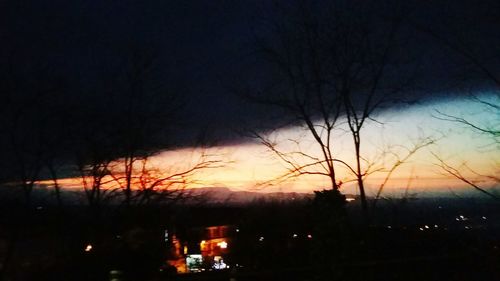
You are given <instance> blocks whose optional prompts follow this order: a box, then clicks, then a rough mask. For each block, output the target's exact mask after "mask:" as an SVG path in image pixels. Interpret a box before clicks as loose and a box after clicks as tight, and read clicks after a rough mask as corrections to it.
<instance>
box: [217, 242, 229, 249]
mask: <svg viewBox="0 0 500 281" xmlns="http://www.w3.org/2000/svg"><path fill="white" fill-rule="evenodd" d="M217 246H219V247H220V248H221V249H227V242H226V241H222V242H219V243H217Z"/></svg>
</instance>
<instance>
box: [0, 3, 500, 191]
mask: <svg viewBox="0 0 500 281" xmlns="http://www.w3.org/2000/svg"><path fill="white" fill-rule="evenodd" d="M31 2H32V3H31ZM31 2H30V1H21V2H16V1H10V2H6V3H5V5H4V4H2V5H3V6H2V9H1V14H0V23H1V26H2V27H1V28H2V29H1V31H2V32H1V33H0V35H1V37H0V38H1V39H2V41H3V42H8V43H6V44H4V45H3V46H2V50H1V51H2V52H1V56H0V63H1V65H2V68H1V69H0V70H1V74H2V75H1V76H0V77H1V78H2V79H4V80H5V81H3V82H5V83H2V84H1V85H2V87H3V88H2V91H4V92H5V93H7V94H8V97H9V98H7V99H5V103H4V105H5V106H4V108H3V111H2V119H1V120H0V126H2V127H1V128H2V130H1V133H2V138H1V139H0V148H1V149H2V153H3V155H4V159H8V160H5V161H3V163H2V164H1V166H2V167H1V168H2V169H1V173H0V178H1V179H2V180H4V181H11V180H12V179H17V178H18V177H19V174H20V171H21V170H22V169H25V168H26V167H31V166H30V165H27V163H28V162H29V161H34V162H36V161H38V159H37V158H36V157H37V156H36V155H43V157H46V158H50V157H53V159H52V160H50V161H48V160H47V159H43V161H46V162H43V163H45V164H44V165H48V164H46V163H52V162H51V161H55V163H56V164H58V165H60V171H58V172H59V173H58V175H59V177H60V178H61V179H60V181H61V183H63V184H66V186H69V185H73V186H74V185H78V184H79V182H78V180H77V178H75V177H76V176H77V175H78V173H77V172H75V171H74V170H71V167H74V164H75V161H76V162H77V161H82V162H85V161H90V160H89V159H92V157H97V158H99V157H104V158H112V159H115V160H116V161H119V160H120V159H121V158H120V157H123V155H125V154H126V153H127V151H126V148H127V145H130V142H129V141H130V139H133V140H136V138H137V139H139V140H138V141H137V142H138V143H140V144H139V149H138V150H140V151H147V152H153V154H154V156H152V157H150V159H149V161H150V164H149V165H150V166H151V167H152V168H155V169H158V171H161V173H164V174H166V175H168V174H169V173H172V172H174V173H175V171H182V170H183V169H186V168H189V167H190V165H193V163H196V161H197V160H199V157H200V155H201V154H202V153H203V154H205V155H210V157H212V158H211V159H216V160H217V161H220V164H221V165H220V166H221V167H218V168H212V169H208V170H203V171H198V172H197V173H196V174H195V175H193V176H192V179H193V180H195V182H196V183H192V184H191V186H192V187H206V186H224V187H228V188H231V189H233V190H259V191H263V192H268V191H269V192H270V191H300V192H310V191H312V190H317V189H321V188H324V187H327V186H328V185H327V184H326V183H327V182H326V181H325V179H322V178H318V177H312V176H308V177H301V178H298V179H295V180H294V181H286V182H280V183H276V184H274V185H272V186H270V185H269V181H270V180H272V179H275V178H276V177H279V176H280V175H283V173H284V172H285V171H286V170H285V169H286V167H285V166H284V163H282V162H280V161H279V160H278V159H277V158H276V157H275V155H273V153H272V152H270V151H269V150H267V149H266V148H265V147H264V146H263V145H261V144H259V143H258V141H256V140H255V139H249V138H248V137H246V136H245V132H248V131H249V130H256V131H258V132H260V133H264V132H272V133H269V135H268V137H269V138H270V139H272V140H275V141H276V142H277V143H278V144H279V147H280V148H281V149H282V150H283V151H293V150H296V148H297V147H294V146H296V145H297V144H294V142H293V141H298V142H297V143H298V144H299V146H300V149H301V151H304V152H308V153H309V154H312V155H315V154H317V153H318V152H319V151H318V150H317V147H316V146H315V145H314V142H313V140H312V138H311V136H310V135H309V133H308V132H307V131H304V130H303V129H301V128H300V127H298V126H297V123H296V122H295V123H293V122H290V120H288V119H287V118H286V117H285V116H284V115H280V114H281V113H280V112H279V110H276V111H275V108H272V107H269V106H268V107H265V106H260V105H257V104H255V103H252V102H249V101H248V100H246V99H245V97H244V96H245V94H246V93H259V92H265V90H267V88H266V87H268V86H269V85H274V84H279V83H283V84H286V82H284V81H282V80H280V79H281V78H282V77H279V76H276V69H274V68H273V67H272V66H269V65H268V62H266V61H265V59H263V58H262V56H259V52H258V48H257V47H258V43H259V42H260V41H259V40H264V41H265V40H268V41H269V44H270V45H271V46H274V45H273V44H275V43H276V42H277V41H279V40H278V38H279V33H273V32H274V30H273V29H272V23H279V22H281V23H285V25H286V24H288V23H290V22H291V23H294V22H295V21H294V20H293V17H292V18H290V17H289V16H290V15H293V13H288V14H287V12H289V11H293V5H289V4H287V3H285V2H286V1H285V2H283V3H281V4H282V5H271V4H270V2H269V3H268V2H267V1H262V2H258V1H236V2H235V1H203V0H200V1H186V2H184V1H182V3H181V2H179V3H177V2H175V1H147V2H140V1H105V2H102V1H71V2H67V1H56V2H57V3H58V4H57V5H52V4H47V3H44V2H42V1H31ZM396 2H397V3H398V5H392V4H388V3H390V1H388V2H387V3H386V4H385V5H386V6H380V7H379V6H376V5H374V6H370V5H366V6H363V5H359V6H360V7H361V8H360V9H359V11H358V10H357V8H356V7H354V8H353V10H352V11H351V10H349V11H347V12H346V15H349V16H348V17H346V18H347V19H348V20H350V19H358V18H365V17H366V18H371V19H373V23H374V24H376V25H378V24H380V26H386V25H385V24H386V21H385V20H386V18H384V17H385V16H386V14H385V13H388V15H389V14H390V13H391V12H392V9H394V11H397V10H398V9H399V11H407V12H408V13H407V14H406V18H405V20H406V22H405V24H404V25H401V26H400V27H399V29H398V32H399V33H398V36H399V39H401V41H402V42H404V45H402V46H403V47H401V48H399V49H397V51H395V52H394V53H395V54H396V55H402V57H403V61H404V63H402V64H401V65H403V67H402V72H412V71H415V72H416V74H418V75H415V76H416V80H417V82H416V83H415V84H414V85H413V89H412V90H411V91H408V92H402V93H401V95H400V96H398V98H402V99H405V100H414V101H412V102H410V103H408V104H407V103H405V104H395V105H391V106H389V107H386V108H382V109H380V110H378V111H377V112H376V113H375V115H374V116H372V117H374V118H375V119H376V121H368V122H367V123H366V124H365V126H364V127H363V129H362V131H361V138H362V142H361V146H362V156H363V157H365V158H366V159H368V160H369V161H372V162H373V160H374V159H377V161H375V162H376V163H377V164H378V166H377V167H378V168H380V169H383V168H388V167H390V166H391V165H392V163H394V160H395V158H391V157H386V158H380V157H379V156H380V153H381V151H387V149H388V148H391V149H390V150H389V151H390V152H392V153H395V155H399V156H401V155H402V153H403V151H404V149H405V148H410V147H411V146H412V144H414V143H415V142H417V141H418V139H422V138H432V139H435V140H436V142H435V143H434V144H432V145H429V146H426V147H425V148H423V149H421V150H420V151H418V153H416V154H415V155H413V157H412V158H411V159H410V160H409V161H408V162H407V163H405V164H404V165H402V166H401V167H399V168H398V169H397V170H396V171H395V172H394V174H393V175H392V177H391V180H390V181H389V183H388V187H391V188H392V190H398V189H397V188H401V187H405V186H406V185H407V184H408V182H410V181H409V179H410V178H411V179H412V180H411V187H413V188H414V189H415V190H420V189H422V190H423V189H425V190H427V189H429V190H430V189H432V190H436V189H445V190H448V188H449V187H451V188H457V187H459V186H463V185H464V184H463V183H462V182H460V181H458V180H456V179H453V178H452V177H450V175H444V174H443V170H442V169H441V168H440V167H438V166H437V164H439V161H438V159H437V158H436V156H438V157H439V158H440V159H442V160H444V161H445V163H447V164H448V165H450V166H451V167H454V168H457V169H459V170H460V171H461V172H462V173H464V175H467V176H468V178H472V179H474V180H478V183H480V184H481V186H484V187H491V186H493V185H494V183H493V182H492V177H490V179H489V180H487V178H488V177H487V176H488V175H491V176H495V175H497V174H499V170H500V169H499V165H500V164H499V162H498V159H500V152H499V148H498V141H497V139H495V138H497V136H495V137H491V136H489V137H488V136H487V135H484V134H481V133H479V132H478V131H477V130H474V129H472V128H470V127H467V126H464V125H463V124H460V123H457V122H452V121H446V120H441V119H443V117H445V116H446V115H449V116H454V117H458V118H465V119H466V120H468V121H470V122H472V123H474V124H477V125H479V126H482V127H489V128H492V129H493V130H496V131H497V132H498V124H499V123H498V120H499V119H500V116H499V115H498V110H496V111H495V110H493V109H491V108H488V107H487V106H485V105H484V104H481V103H480V102H477V101H474V100H473V98H470V97H471V96H475V97H480V98H481V99H482V100H486V101H488V102H490V103H491V104H493V105H496V106H498V104H499V95H498V85H497V84H495V83H494V80H495V77H498V73H499V69H498V67H499V65H500V60H499V57H498V53H499V50H498V46H500V43H499V42H498V40H499V37H498V34H497V29H495V28H494V26H497V25H495V24H498V19H497V17H495V16H494V13H493V12H492V11H493V10H494V8H492V7H497V6H498V3H497V2H496V1H484V2H481V4H479V3H476V2H475V1H465V0H464V1H457V2H455V4H454V5H451V6H450V5H448V3H446V1H436V2H434V1H433V3H432V4H431V3H430V2H429V3H427V2H422V1H405V2H404V3H403V2H401V1H396ZM27 3H29V5H28V4H27ZM346 3H350V1H348V2H346ZM342 5H346V6H345V7H347V6H348V5H347V4H345V3H344V4H342ZM380 5H382V4H380ZM495 5H496V6H495ZM354 6H355V5H354ZM325 7H329V3H328V1H325V2H322V1H318V2H317V3H316V4H313V5H311V7H310V9H311V10H310V12H311V13H314V15H315V16H317V17H318V18H320V17H321V16H323V19H324V20H325V19H326V20H327V19H330V18H331V17H329V16H328V14H326V12H325V11H326V10H327V9H325ZM339 7H340V8H339V10H342V9H343V8H345V7H344V6H339ZM360 11H361V13H364V16H363V17H359V15H356V14H349V13H351V12H352V13H358V12H360ZM323 12H325V14H323ZM379 13H380V15H379ZM19 14H23V17H19V16H17V15H19ZM368 15H370V17H367V16H368ZM313 18H315V17H313ZM492 26H493V27H492ZM292 30H293V29H292ZM429 30H430V31H431V32H429ZM373 34H374V35H373V37H374V38H373V39H374V40H375V41H381V42H384V39H382V36H381V35H383V34H384V32H383V29H382V32H380V33H379V30H373ZM292 38H295V37H292ZM298 41H300V40H298ZM381 42H378V43H381ZM294 43H300V42H294ZM285 45H286V44H285ZM347 49H348V48H347ZM471 58H472V59H471ZM325 61H326V60H325ZM394 69H398V68H397V67H395V68H394ZM485 69H486V70H489V73H488V71H486V72H485V71H484V70H485ZM399 74H400V72H398V71H393V72H392V73H391V72H389V74H388V75H387V76H388V77H389V78H387V81H386V82H389V83H390V82H393V80H398V78H401V77H399V76H398V75H399ZM489 74H491V75H489ZM134 75H135V76H134ZM490 76H491V77H493V78H491V77H490ZM492 82H493V83H492ZM282 89H284V88H279V89H278V90H282ZM442 114H445V115H442ZM269 115H274V116H269ZM276 115H277V116H276ZM19 116H22V118H19ZM444 119H446V117H445V118H444ZM286 122H289V123H288V126H287V127H285V128H283V127H282V125H283V123H286ZM345 130H346V127H345V126H344V127H342V126H339V127H338V129H336V130H335V132H334V134H335V138H334V139H335V144H334V155H335V156H336V157H337V158H338V159H341V160H343V161H345V162H347V163H350V164H351V165H352V164H353V163H354V162H353V161H354V158H353V146H352V140H351V137H350V135H349V134H348V133H345ZM133 134H136V135H133ZM202 137H205V139H207V140H208V142H209V143H210V144H209V145H208V146H207V145H206V144H203V146H202V147H205V148H200V146H199V145H198V143H197V140H198V139H199V138H202ZM291 140H293V141H291ZM193 147H194V148H193ZM403 154H404V153H403ZM386 155H388V154H386ZM435 155H436V156H435ZM47 161H48V162H47ZM68 163H70V164H68ZM222 164H223V165H222ZM71 165H73V166H71ZM42 170H43V172H45V174H43V173H42V174H43V175H42V176H41V177H42V178H44V180H42V182H45V179H47V178H49V177H48V175H47V172H46V167H44V168H42ZM337 171H338V173H339V177H338V180H342V182H347V183H345V184H344V186H343V189H344V190H345V192H349V193H356V192H357V191H356V190H355V188H354V187H355V184H352V183H349V182H348V181H349V180H352V175H350V174H349V173H348V172H347V171H346V170H345V169H343V168H342V166H339V167H337ZM23 172H26V171H23ZM21 174H22V173H21ZM384 177H385V173H384V172H383V170H381V171H380V172H377V173H374V174H372V175H370V176H369V177H368V178H367V179H366V182H367V184H368V185H369V186H370V187H371V188H370V190H369V191H368V193H369V194H373V193H374V188H376V187H378V186H379V185H380V183H381V179H383V178H384ZM387 192H390V190H389V189H388V190H387Z"/></svg>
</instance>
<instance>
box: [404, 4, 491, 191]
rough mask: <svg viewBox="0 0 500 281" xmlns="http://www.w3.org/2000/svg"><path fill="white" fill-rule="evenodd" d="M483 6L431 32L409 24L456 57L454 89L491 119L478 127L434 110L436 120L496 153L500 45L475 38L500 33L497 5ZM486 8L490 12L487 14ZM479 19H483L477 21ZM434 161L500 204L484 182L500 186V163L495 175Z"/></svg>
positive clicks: (488, 38)
mask: <svg viewBox="0 0 500 281" xmlns="http://www.w3.org/2000/svg"><path fill="white" fill-rule="evenodd" d="M483 4H486V5H483V6H476V5H474V7H471V10H470V11H468V10H462V11H459V12H457V11H454V12H451V13H450V14H449V15H448V17H442V18H440V21H439V22H438V24H435V26H434V27H433V28H431V27H430V26H428V24H426V23H425V22H420V21H418V20H413V21H408V23H409V24H410V25H411V26H412V27H413V28H414V29H415V30H416V31H418V32H421V33H422V34H424V35H425V36H428V37H429V38H430V39H431V40H432V42H433V43H436V44H437V46H438V47H440V48H441V49H442V50H443V51H445V52H447V55H448V57H450V58H456V60H457V61H458V62H457V69H458V73H455V77H453V78H454V81H453V84H454V85H457V84H458V85H459V87H460V89H459V91H465V92H466V93H467V94H468V95H467V98H468V100H469V102H470V104H472V105H474V106H476V107H478V108H479V110H480V111H481V113H482V114H485V115H486V116H490V117H489V118H486V119H485V120H481V122H478V121H474V120H473V119H472V118H471V116H467V115H462V116H460V115H456V114H450V113H448V112H444V111H440V110H436V114H435V115H434V117H435V118H436V119H439V120H442V121H447V122H452V123H455V124H457V125H459V126H462V127H463V128H465V129H466V130H468V131H469V132H471V133H473V134H475V135H477V136H482V137H484V138H485V139H487V140H489V141H490V143H489V145H488V146H489V148H486V149H491V150H492V151H497V150H498V148H499V143H500V142H499V141H500V140H499V137H500V123H499V122H498V121H499V119H498V116H499V114H500V105H499V98H500V77H499V76H498V62H500V56H498V54H499V52H500V48H498V46H499V43H500V42H499V41H498V36H496V34H489V33H486V34H483V36H482V37H481V38H477V37H476V36H475V35H476V33H482V32H483V33H484V30H485V29H487V30H496V29H498V28H500V20H499V16H498V8H499V7H500V6H499V4H498V3H497V2H495V1H486V2H485V3H483ZM481 7H482V8H481ZM484 7H488V8H487V9H484ZM442 8H443V7H442ZM477 18H481V20H480V21H477V20H476V19H477ZM455 72H457V71H455ZM453 90H456V89H453ZM478 92H483V93H484V92H487V93H488V94H489V95H479V94H477V93H478ZM482 149H485V148H482ZM434 156H435V158H436V160H437V162H436V163H435V165H436V166H438V167H440V168H441V170H442V171H443V172H444V174H446V175H448V176H452V177H454V178H456V179H458V180H460V181H462V182H463V183H465V184H466V185H468V186H470V187H472V188H474V189H475V190H478V191H479V192H481V193H483V194H486V195H487V196H490V197H492V198H496V199H498V196H497V195H495V194H493V193H491V192H489V191H487V190H486V188H485V186H483V184H484V183H485V182H490V183H494V184H498V183H500V179H499V177H498V176H497V174H498V170H499V167H498V165H499V163H498V161H494V163H493V167H492V171H493V172H489V173H488V172H486V174H485V173H484V172H480V169H478V168H476V167H471V166H470V165H469V164H468V163H467V162H465V161H464V162H463V163H461V164H458V165H457V164H452V163H451V162H450V161H449V160H447V159H446V158H445V157H443V156H442V155H439V154H437V153H434Z"/></svg>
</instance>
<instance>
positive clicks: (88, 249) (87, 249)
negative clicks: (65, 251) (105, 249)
mask: <svg viewBox="0 0 500 281" xmlns="http://www.w3.org/2000/svg"><path fill="white" fill-rule="evenodd" d="M84 251H85V252H90V251H92V245H90V244H88V245H87V246H86V247H85V249H84Z"/></svg>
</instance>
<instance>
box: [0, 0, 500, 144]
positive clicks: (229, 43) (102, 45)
mask: <svg viewBox="0 0 500 281" xmlns="http://www.w3.org/2000/svg"><path fill="white" fill-rule="evenodd" d="M386 2H387V1H385V3H386ZM419 2H421V1H415V3H412V2H411V1H410V2H406V3H404V4H401V3H400V2H399V1H396V2H395V3H398V5H401V6H405V5H407V7H405V9H406V11H408V13H407V17H408V19H410V20H411V21H413V22H417V23H418V24H421V25H424V26H426V27H427V28H429V29H430V30H433V31H436V32H438V33H439V34H443V36H444V37H448V36H449V37H450V38H452V40H454V41H453V42H463V43H464V46H466V47H467V48H469V47H470V48H471V52H473V53H474V54H479V55H480V57H478V58H479V60H480V61H481V63H484V64H485V65H487V66H488V67H490V68H491V69H493V71H494V72H495V73H496V74H498V65H499V64H498V63H499V58H498V52H496V51H497V50H498V47H497V46H498V44H495V43H498V40H499V36H497V33H498V29H496V28H495V26H496V27H498V26H499V24H498V17H495V15H499V14H500V13H499V9H500V8H499V6H500V5H499V4H498V3H496V2H495V1H479V2H480V3H478V1H429V2H425V3H419ZM283 3H284V2H281V4H283ZM318 3H319V4H317V7H319V10H321V5H323V4H324V3H321V1H320V2H318ZM374 3H375V4H374V5H378V3H380V12H381V14H383V12H384V9H387V8H388V7H389V6H390V5H391V4H389V5H387V4H384V5H383V4H382V3H384V2H382V1H374ZM0 10H1V12H0V26H1V29H0V31H1V33H0V41H1V42H2V46H1V57H0V59H1V62H2V65H3V66H4V69H3V71H7V72H8V71H9V70H6V69H7V68H8V67H6V66H7V65H11V66H13V68H15V69H16V71H15V72H16V73H18V74H17V76H19V77H22V76H23V75H28V76H30V75H33V73H34V72H44V73H50V74H44V75H48V76H52V77H57V79H56V80H58V81H64V83H63V84H64V85H65V86H64V88H65V91H66V92H68V93H69V94H66V95H68V96H72V95H83V96H87V95H88V96H92V95H100V94H102V93H101V90H100V89H101V88H100V87H102V84H103V83H104V84H106V83H107V82H102V80H108V81H111V80H113V79H114V78H116V77H117V76H119V75H120V74H117V73H121V71H120V70H121V69H122V68H123V67H124V64H126V63H124V61H127V58H128V57H129V56H130V54H131V53H134V52H139V53H145V54H148V55H149V56H151V57H154V67H153V69H154V71H153V72H154V74H153V78H152V80H154V81H155V83H158V84H162V85H166V87H167V88H169V89H173V91H177V92H182V93H181V96H182V98H183V102H184V104H185V109H186V110H184V115H183V117H182V120H183V121H182V122H181V123H183V125H184V126H186V127H207V128H209V130H210V131H211V132H214V131H215V132H217V131H220V133H216V134H220V135H222V136H225V138H227V136H228V135H233V133H230V132H231V131H232V129H234V128H235V127H236V128H240V127H241V124H242V123H240V122H242V121H244V122H246V123H250V124H252V123H255V124H253V125H258V124H259V123H261V122H262V120H261V116H262V110H267V109H259V108H257V107H256V106H255V105H252V104H250V103H247V102H246V101H242V100H241V99H240V97H239V96H238V92H239V91H241V90H242V89H247V90H248V87H250V88H252V87H255V88H254V89H250V91H252V90H258V89H259V87H260V84H261V82H262V81H263V80H265V79H266V78H265V76H266V75H265V74H266V71H267V69H266V68H265V67H264V66H263V65H262V63H261V61H260V60H259V59H260V58H259V57H258V55H257V54H256V52H255V50H256V44H255V38H256V37H259V36H266V35H267V34H266V33H267V30H266V27H265V26H266V25H265V24H263V22H266V20H267V21H269V20H277V21H279V15H278V14H277V13H276V12H275V11H276V10H275V9H274V6H273V4H270V1H132V0H127V1H88V0H87V1H86V0H74V1H62V0H59V1H36V0H21V1H18V0H16V1H2V3H1V4H0ZM375 10H376V9H375ZM405 32H406V33H407V34H406V37H407V39H408V45H407V46H408V48H411V49H412V50H411V52H413V53H415V54H418V55H417V56H416V57H417V61H418V62H417V63H418V64H419V65H420V69H421V72H422V77H423V79H422V81H423V82H421V85H424V86H429V89H431V88H432V89H434V90H425V91H421V93H422V92H424V94H423V95H422V96H419V98H423V99H424V100H425V99H427V98H428V97H435V96H436V95H442V94H443V93H445V94H446V91H447V89H448V88H447V87H448V86H449V85H448V84H449V83H448V82H449V81H450V76H452V75H455V74H456V73H455V72H457V73H460V72H461V71H462V70H461V71H457V69H459V68H460V69H462V68H463V69H465V68H466V67H464V65H466V64H468V63H469V62H465V63H464V61H463V60H462V58H461V56H460V55H459V54H455V53H454V52H452V51H451V50H449V49H447V47H446V46H443V45H442V44H440V43H438V42H435V40H433V39H432V38H430V37H429V36H426V35H422V34H419V33H418V32H417V31H414V30H413V31H412V30H410V29H409V28H408V27H406V28H405ZM457 38H458V39H457ZM457 40H458V41H457ZM460 40H462V41H460ZM471 43H472V44H471ZM34 69H38V70H34ZM40 69H42V70H40ZM27 73H30V74H27ZM263 77H264V78H263ZM26 79H28V78H26ZM21 80H22V78H21ZM28 80H29V79H28ZM158 81H161V83H160V82H158ZM110 83H111V82H110ZM113 83H115V84H116V83H118V82H116V81H114V82H112V83H111V84H113ZM443 85H444V86H443ZM481 85H482V84H480V83H478V87H481ZM450 87H452V86H450ZM436 89H437V90H436ZM92 92H93V94H92ZM98 92H99V94H96V93H98ZM63 103H64V102H63ZM89 110H92V109H91V106H90V107H89ZM195 124H198V125H199V124H201V126H197V125H195ZM233 137H234V135H233ZM231 138H232V137H231Z"/></svg>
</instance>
